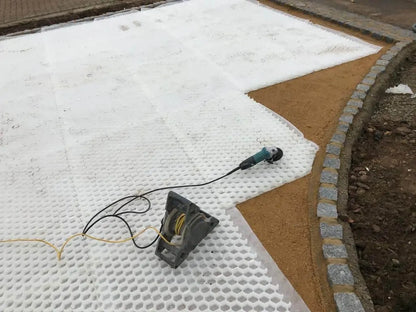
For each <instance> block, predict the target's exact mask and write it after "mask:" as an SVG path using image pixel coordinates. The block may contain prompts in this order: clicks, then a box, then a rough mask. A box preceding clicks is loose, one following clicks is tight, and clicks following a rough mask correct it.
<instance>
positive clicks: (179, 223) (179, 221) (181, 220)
mask: <svg viewBox="0 0 416 312" xmlns="http://www.w3.org/2000/svg"><path fill="white" fill-rule="evenodd" d="M184 223H185V214H184V213H182V214H181V215H180V216H179V217H178V219H176V223H175V234H176V235H181V230H182V226H183V224H184Z"/></svg>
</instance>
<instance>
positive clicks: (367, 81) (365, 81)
mask: <svg viewBox="0 0 416 312" xmlns="http://www.w3.org/2000/svg"><path fill="white" fill-rule="evenodd" d="M375 82H376V81H375V80H374V79H373V78H364V79H363V81H362V83H365V84H366V85H369V86H372V85H373V84H374V83H375Z"/></svg>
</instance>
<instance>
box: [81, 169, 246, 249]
mask: <svg viewBox="0 0 416 312" xmlns="http://www.w3.org/2000/svg"><path fill="white" fill-rule="evenodd" d="M240 169H241V168H240V166H239V167H236V168H234V169H233V170H231V171H229V172H228V173H226V174H224V175H223V176H220V177H219V178H216V179H214V180H211V181H208V182H205V183H200V184H185V185H174V186H165V187H161V188H156V189H153V190H151V191H148V192H146V193H144V194H141V195H130V196H125V197H122V198H120V199H117V200H116V201H114V202H112V203H111V204H109V205H107V206H106V207H104V208H103V209H101V210H100V211H98V212H97V213H96V214H95V215H94V216H93V217H92V218H91V219H90V220H89V221H88V222H87V224H86V225H85V227H84V229H83V231H82V233H84V234H87V232H88V231H89V230H90V229H91V228H92V227H93V226H94V225H95V224H97V223H98V222H100V221H101V220H103V219H105V218H111V217H113V218H117V219H119V220H121V221H123V223H124V224H125V225H126V226H127V229H128V230H129V232H130V235H131V236H133V235H134V233H133V231H132V229H131V226H130V225H129V223H128V222H127V221H126V220H125V219H124V218H123V217H121V215H124V214H144V213H146V212H148V211H149V210H150V208H151V206H152V202H151V201H150V200H149V199H148V198H147V197H146V195H149V194H151V193H154V192H158V191H163V190H169V189H178V188H188V187H200V186H205V185H208V184H211V183H214V182H216V181H218V180H221V179H223V178H225V177H227V176H229V175H231V174H233V173H234V172H236V171H238V170H240ZM138 198H142V199H144V200H146V201H147V204H148V206H147V208H146V209H145V210H143V211H133V210H130V211H123V212H120V213H119V211H120V210H121V209H123V208H124V207H125V206H127V205H128V204H130V203H131V202H133V201H135V200H136V199H138ZM127 199H128V201H126V202H125V203H123V204H122V205H121V206H120V207H118V208H117V209H116V210H115V211H114V213H112V214H108V215H104V216H102V217H100V218H98V219H97V220H95V221H94V222H93V223H91V222H92V221H93V220H94V219H95V218H96V217H97V216H98V215H99V214H101V213H102V212H104V211H105V210H107V209H109V208H111V207H113V206H114V205H116V204H118V203H120V202H122V201H124V200H127ZM161 223H162V224H161V227H160V230H162V227H163V220H162V222H161ZM157 238H158V236H156V238H155V239H154V240H153V241H152V242H151V243H149V244H148V245H146V246H139V245H137V243H136V241H135V240H134V239H133V240H132V242H133V244H134V246H135V247H137V248H139V249H145V248H148V247H150V246H152V245H153V244H154V243H155V242H156V241H157Z"/></svg>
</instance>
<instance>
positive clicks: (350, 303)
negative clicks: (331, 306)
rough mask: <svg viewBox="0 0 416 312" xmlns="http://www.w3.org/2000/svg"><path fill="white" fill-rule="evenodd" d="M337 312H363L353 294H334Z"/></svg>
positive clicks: (359, 302) (358, 300)
mask: <svg viewBox="0 0 416 312" xmlns="http://www.w3.org/2000/svg"><path fill="white" fill-rule="evenodd" d="M334 299H335V303H336V305H337V311H338V312H365V310H364V308H363V306H362V304H361V301H360V299H358V297H357V295H356V294H354V293H335V294H334Z"/></svg>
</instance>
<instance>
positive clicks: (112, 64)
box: [0, 0, 375, 311]
mask: <svg viewBox="0 0 416 312" xmlns="http://www.w3.org/2000/svg"><path fill="white" fill-rule="evenodd" d="M236 9H237V10H238V14H236V13H235V10H236ZM246 10H248V11H249V12H246ZM180 12H183V14H188V16H183V20H184V21H185V20H186V21H188V23H189V24H188V25H189V26H188V28H189V30H192V31H194V33H193V34H190V35H189V37H188V38H186V36H183V37H181V34H184V33H185V32H184V29H183V25H181V23H179V20H181V18H180V14H181V13H180ZM227 12H228V13H227ZM250 12H251V13H250ZM191 13H192V14H191ZM248 13H250V14H248ZM209 14H211V15H212V20H213V21H214V20H215V18H216V17H217V16H219V15H221V16H223V17H224V16H225V17H227V16H228V18H229V20H230V21H233V22H232V23H226V24H222V23H219V22H218V23H213V24H212V27H211V29H210V32H208V33H207V32H206V29H207V27H208V26H207V25H208V24H206V25H205V26H204V24H203V23H202V22H205V23H207V21H208V20H209ZM224 14H225V15H224ZM227 14H228V15H227ZM271 14H274V15H273V18H271V17H270V15H271ZM198 15H200V18H197V17H198ZM235 16H241V20H238V19H236V18H235ZM248 16H250V18H249V19H248V18H247V17H248ZM266 17H267V18H266ZM282 18H283V19H284V20H288V21H291V20H290V18H288V17H287V16H286V15H282V14H280V13H277V12H274V11H271V10H268V9H266V8H264V7H260V6H257V5H255V4H252V3H248V2H245V1H243V0H239V1H235V0H232V1H219V0H216V1H200V0H193V1H189V2H185V3H181V4H175V5H172V6H168V7H164V8H159V9H154V10H149V11H145V12H135V13H130V14H126V15H121V16H115V17H111V18H107V19H101V20H98V21H95V22H88V23H82V24H77V25H72V26H67V27H62V28H58V29H54V30H50V31H45V32H41V33H37V34H31V35H25V36H21V37H16V38H13V39H9V40H4V41H0V72H1V73H2V75H1V76H0V101H1V128H0V130H1V132H0V133H1V135H0V146H1V148H0V189H1V190H2V191H1V193H0V217H1V218H0V238H1V239H6V238H17V237H30V238H32V237H40V238H45V239H47V240H50V241H51V242H53V243H55V244H58V245H60V244H61V243H62V242H63V241H64V239H65V238H66V237H67V236H68V235H70V234H73V233H76V232H80V231H81V230H82V227H83V225H84V224H85V222H86V221H87V220H88V219H89V218H90V217H91V216H92V214H93V213H94V212H95V211H97V210H99V209H100V208H102V207H104V206H105V205H106V204H107V203H109V202H111V201H113V200H114V199H117V198H119V197H120V196H124V195H127V194H132V193H134V192H141V191H146V190H149V189H152V188H154V187H159V186H165V185H172V184H182V183H197V182H204V181H207V180H210V179H213V178H215V177H217V176H219V175H222V174H224V173H225V172H228V171H229V170H230V169H232V168H234V167H235V166H236V165H238V163H239V162H240V161H241V160H243V159H245V158H246V157H248V156H250V155H251V154H253V153H254V152H257V151H258V150H259V149H261V148H262V147H263V146H268V145H278V146H279V147H281V148H282V149H283V150H284V152H285V156H284V158H283V159H282V160H281V161H279V162H278V163H277V164H274V165H269V164H266V163H262V164H259V165H257V166H256V167H254V168H252V169H250V170H247V171H244V172H237V173H235V174H234V175H232V176H230V177H228V178H227V179H225V180H222V181H220V182H218V183H216V184H214V185H211V186H206V187H202V188H192V189H183V190H180V191H178V193H180V194H181V195H183V196H185V197H187V198H189V199H190V200H192V201H194V202H195V203H196V204H198V205H199V206H200V207H201V208H202V209H204V210H206V211H208V212H209V213H211V214H213V215H214V216H216V217H217V218H218V219H219V220H220V225H219V226H218V227H217V228H216V229H215V230H214V232H213V233H211V234H210V235H209V236H208V237H207V238H206V239H205V240H204V241H203V242H202V243H201V244H200V245H199V246H198V247H197V248H196V249H195V251H194V252H192V253H191V254H190V256H189V257H188V259H187V260H186V261H185V262H184V263H183V264H182V265H181V267H180V268H178V269H176V270H172V269H171V268H169V267H168V266H167V265H166V264H165V263H163V262H161V261H159V259H157V258H156V257H155V255H154V249H153V248H149V249H147V250H144V251H139V250H137V249H135V248H134V247H133V246H132V245H131V244H124V245H105V244H102V243H99V242H95V241H90V240H82V239H80V238H79V239H76V240H74V241H72V242H71V243H70V244H69V245H68V246H67V248H66V250H65V253H64V255H63V260H62V261H60V262H58V261H57V260H56V256H55V254H54V253H53V251H52V249H50V248H49V247H47V246H43V245H39V244H33V243H21V244H2V245H1V246H0V260H1V261H0V276H1V280H2V287H1V288H0V310H1V311H63V310H65V311H67V310H74V311H116V310H126V311H128V310H134V311H154V310H157V311H178V310H187V311H193V310H194V311H204V310H209V311H215V310H218V311H227V310H229V309H231V310H233V311H240V310H243V311H289V310H290V311H306V310H307V308H306V306H305V305H304V303H303V302H302V301H301V300H300V299H299V298H295V297H296V295H295V294H293V293H291V295H290V297H288V294H287V292H285V290H284V289H283V288H282V289H281V288H279V285H278V284H276V283H273V282H272V278H271V276H270V273H268V272H267V269H266V267H265V266H264V264H263V263H262V262H261V261H260V259H258V257H257V256H258V255H257V253H256V252H255V249H254V248H253V246H250V245H249V244H248V241H247V240H246V239H245V238H243V236H242V232H241V231H240V230H239V228H238V227H237V226H236V225H234V224H233V221H232V220H231V219H230V216H229V214H228V213H227V211H226V210H227V209H236V208H235V204H236V203H239V202H242V201H244V200H246V199H248V198H251V197H253V196H256V195H258V194H261V193H263V192H265V191H267V190H270V189H272V188H275V187H277V186H280V185H282V184H284V183H287V182H290V181H293V180H294V179H297V178H299V177H301V176H304V175H305V174H307V173H308V172H309V171H310V168H311V165H312V162H313V159H314V155H315V152H316V149H317V147H316V145H315V144H313V143H312V142H310V141H307V140H305V139H304V138H303V136H302V134H301V133H300V132H299V131H298V130H296V128H294V127H293V126H292V125H291V124H289V123H288V122H287V121H285V120H284V119H283V118H281V117H280V116H278V115H277V114H275V113H273V112H271V111H270V110H268V109H266V108H265V107H263V106H262V105H260V104H258V103H256V102H254V101H253V100H251V99H250V98H249V97H247V96H246V95H244V93H243V91H245V90H246V89H252V88H256V86H257V84H258V83H260V84H271V83H273V82H274V81H277V80H279V79H287V78H290V77H292V76H293V75H296V74H294V73H293V72H289V71H285V72H286V74H285V75H286V76H285V75H282V71H274V70H271V68H274V67H276V66H279V65H278V64H279V59H278V58H279V55H280V54H279V55H278V54H273V57H272V56H270V57H269V58H267V57H266V58H264V57H257V56H256V55H251V57H252V59H247V58H236V57H233V55H234V54H233V53H235V52H236V50H238V49H240V50H241V51H244V49H247V47H249V49H251V48H250V47H251V45H257V49H255V51H254V52H258V53H260V54H262V53H266V52H265V50H264V49H263V48H261V49H260V48H259V47H264V46H265V47H267V46H268V45H267V44H266V43H265V41H267V40H269V41H270V44H272V43H273V44H274V42H273V41H274V40H275V38H273V36H270V33H269V32H270V31H272V29H273V28H267V27H264V24H262V23H265V22H267V23H269V24H270V25H273V23H275V24H276V27H277V28H279V29H280V28H281V27H284V25H286V22H282V21H281V19H282ZM234 23H240V24H244V25H243V26H244V27H246V26H247V27H248V26H251V27H248V28H244V29H243V30H244V31H240V32H237V31H236V29H237V28H236V27H235V25H234ZM293 23H294V25H296V24H297V23H301V24H299V25H300V26H299V27H302V29H306V30H307V31H309V32H313V30H314V31H316V32H317V33H321V32H322V36H324V35H327V36H329V37H331V38H335V39H336V40H337V41H336V44H338V42H340V43H339V44H340V45H341V46H342V48H340V49H338V50H337V49H336V45H335V47H334V46H333V45H331V44H330V40H327V41H323V42H322V40H321V39H319V40H318V41H319V42H321V43H318V42H316V41H315V39H314V38H309V39H308V41H307V42H304V43H302V44H303V48H304V49H308V51H309V52H313V51H314V49H313V47H314V46H318V45H320V44H322V45H324V46H325V48H326V49H327V50H328V51H331V50H332V51H333V53H335V54H337V55H338V58H336V57H333V56H332V54H331V53H329V52H328V53H329V54H330V55H331V57H325V58H324V59H326V60H328V63H326V66H331V65H333V63H331V61H332V57H333V59H337V62H343V61H345V60H346V59H349V58H352V57H357V55H358V54H360V55H364V54H366V53H367V54H368V53H370V52H371V51H373V52H375V49H374V47H371V46H369V45H366V44H363V43H359V42H357V41H355V40H351V39H346V38H343V37H339V36H337V35H336V34H334V33H331V32H327V31H323V30H322V29H321V28H316V27H314V26H313V25H311V24H308V23H306V22H301V21H299V20H296V22H293ZM259 25H262V26H259ZM290 25H292V24H290ZM181 27H182V29H181ZM262 27H263V28H262ZM270 27H271V26H270ZM291 27H295V26H291ZM198 28H200V29H199V30H198ZM277 28H274V29H277ZM309 28H311V29H313V30H309ZM261 29H264V31H261ZM267 29H269V30H267ZM211 31H212V32H211ZM252 31H253V32H254V34H255V35H256V36H254V35H253V33H252ZM287 31H290V28H288V30H287ZM219 33H224V36H223V37H224V38H230V37H233V38H234V37H236V40H231V41H230V46H228V45H227V46H226V47H224V46H223V45H222V44H223V43H224V42H223V43H221V40H222V39H221V38H222V36H219V35H218V34H219ZM196 34H201V36H204V35H207V36H210V37H209V40H207V38H205V39H204V38H202V39H201V38H198V36H197V35H196ZM231 34H232V35H231ZM237 37H239V38H238V39H237ZM257 37H258V38H262V39H259V40H260V41H258V42H252V41H251V40H254V39H255V38H257ZM292 37H293V36H292ZM244 38H246V40H244ZM267 38H269V39H267ZM295 38H298V37H295ZM317 38H318V37H317ZM286 40H288V43H287V45H289V44H290V43H291V42H293V44H295V45H296V44H299V42H298V39H296V40H294V41H290V40H289V38H287V39H286ZM217 41H218V43H216V42H217ZM203 42H205V43H206V45H205V46H204V45H203ZM227 42H228V41H227ZM231 43H232V44H231ZM243 43H244V44H243ZM308 43H310V44H311V45H310V46H308ZM281 44H282V43H281V42H280V43H278V44H277V43H276V44H274V45H272V48H273V49H274V48H277V46H278V45H281ZM325 48H323V49H324V50H325ZM233 51H234V52H233ZM340 51H341V52H340ZM345 51H349V52H351V51H355V52H354V53H355V54H354V53H352V52H351V53H344V52H345ZM254 52H253V53H254ZM338 52H340V53H338ZM250 53H251V52H250ZM353 54H354V55H356V56H353ZM292 56H293V57H295V56H296V54H293V55H291V57H292ZM224 60H228V61H224ZM264 63H265V64H266V65H267V66H266V65H264V66H266V67H267V69H268V70H267V71H262V70H261V71H258V70H256V68H257V66H263V64H264ZM321 66H323V65H321ZM323 67H324V66H323ZM263 69H264V68H263ZM293 70H294V71H295V68H293ZM310 70H313V69H310ZM4 73H7V74H4ZM302 73H303V72H302ZM297 74H299V72H298V73H297ZM285 77H286V78H285ZM166 195H167V192H160V193H157V194H152V195H151V196H150V198H151V200H152V202H153V208H152V212H151V213H148V214H146V215H143V216H140V217H138V216H133V217H130V218H129V221H131V223H132V224H134V225H135V226H134V230H135V231H138V230H140V229H141V228H143V227H145V226H147V225H156V226H157V225H158V224H159V222H160V219H161V217H162V216H163V213H164V204H165V200H166ZM143 207H144V202H140V201H139V202H138V203H137V204H136V205H135V206H134V208H136V209H140V208H143ZM284 208H285V207H281V206H279V205H278V203H277V206H276V209H284ZM91 234H93V235H96V236H99V237H106V238H111V239H118V238H124V237H126V236H127V235H128V233H127V231H126V229H125V228H123V225H122V224H120V223H119V222H118V221H116V220H110V219H107V220H106V221H103V222H102V223H101V224H99V225H98V226H97V227H95V228H94V229H93V230H92V231H91ZM153 235H154V234H153V233H148V234H146V235H144V237H143V238H142V239H141V240H140V242H142V243H143V244H145V243H146V242H148V241H150V240H151V239H152V238H153ZM276 239H278V238H276ZM294 302H296V304H294Z"/></svg>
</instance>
